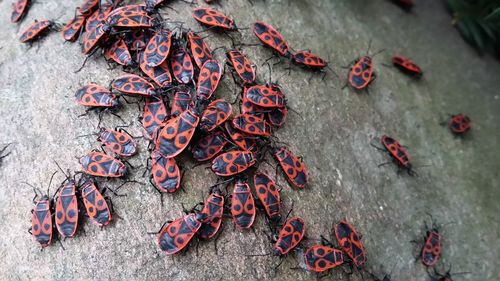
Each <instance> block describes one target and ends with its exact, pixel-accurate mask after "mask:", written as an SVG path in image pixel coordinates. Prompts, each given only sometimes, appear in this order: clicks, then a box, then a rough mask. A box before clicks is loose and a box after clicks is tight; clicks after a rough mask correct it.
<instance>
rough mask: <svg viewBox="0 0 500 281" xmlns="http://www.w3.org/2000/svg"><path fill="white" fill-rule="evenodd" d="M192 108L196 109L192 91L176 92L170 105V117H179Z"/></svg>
mask: <svg viewBox="0 0 500 281" xmlns="http://www.w3.org/2000/svg"><path fill="white" fill-rule="evenodd" d="M192 107H194V101H193V97H192V95H191V92H190V91H187V92H184V91H178V92H175V94H174V98H173V99H172V103H171V104H170V116H171V117H177V116H179V115H180V114H181V113H182V112H184V111H186V110H187V109H188V108H192Z"/></svg>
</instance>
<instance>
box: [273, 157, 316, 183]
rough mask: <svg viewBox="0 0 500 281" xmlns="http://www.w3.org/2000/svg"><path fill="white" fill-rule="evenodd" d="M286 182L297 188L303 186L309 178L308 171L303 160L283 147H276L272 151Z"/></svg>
mask: <svg viewBox="0 0 500 281" xmlns="http://www.w3.org/2000/svg"><path fill="white" fill-rule="evenodd" d="M273 156H274V158H275V159H276V161H278V164H279V165H280V166H281V169H282V170H283V172H284V173H285V176H286V179H287V180H288V182H289V183H290V184H291V185H292V186H294V187H297V188H304V187H306V185H307V182H308V180H309V173H308V171H307V168H306V166H305V165H304V162H302V160H301V159H300V158H299V157H297V156H296V155H295V154H294V153H292V152H291V151H290V150H288V149H287V148H285V147H282V148H279V149H276V150H275V152H274V153H273Z"/></svg>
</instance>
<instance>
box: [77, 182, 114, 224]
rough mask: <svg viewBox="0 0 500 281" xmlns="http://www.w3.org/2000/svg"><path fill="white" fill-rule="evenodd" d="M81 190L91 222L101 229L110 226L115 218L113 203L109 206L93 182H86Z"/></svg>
mask: <svg viewBox="0 0 500 281" xmlns="http://www.w3.org/2000/svg"><path fill="white" fill-rule="evenodd" d="M81 190H82V191H81V192H82V200H83V205H85V209H86V210H87V215H88V216H89V218H90V220H91V221H92V222H93V223H94V224H96V225H97V226H100V227H102V226H106V225H108V224H109V223H110V222H111V219H112V217H113V216H112V207H111V203H109V204H108V202H107V201H106V198H105V197H104V196H103V195H102V193H101V191H99V189H98V188H97V186H96V185H95V183H94V182H93V181H91V180H87V181H86V182H84V183H83V185H82V187H81Z"/></svg>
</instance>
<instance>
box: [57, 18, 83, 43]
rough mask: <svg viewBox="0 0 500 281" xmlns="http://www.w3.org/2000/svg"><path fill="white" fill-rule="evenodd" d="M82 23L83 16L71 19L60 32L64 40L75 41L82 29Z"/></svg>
mask: <svg viewBox="0 0 500 281" xmlns="http://www.w3.org/2000/svg"><path fill="white" fill-rule="evenodd" d="M84 22H85V16H83V15H76V16H75V17H74V18H72V19H71V20H70V21H69V22H68V23H67V24H66V26H65V27H64V28H63V30H62V36H63V38H64V40H66V41H75V40H76V39H77V38H78V36H79V35H80V29H82V26H83V23H84Z"/></svg>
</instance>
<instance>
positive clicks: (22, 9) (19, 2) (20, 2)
mask: <svg viewBox="0 0 500 281" xmlns="http://www.w3.org/2000/svg"><path fill="white" fill-rule="evenodd" d="M29 5H30V0H16V2H15V3H13V4H12V15H11V16H10V21H11V22H18V21H20V20H21V19H22V18H23V17H24V16H25V15H26V13H27V11H28V7H29Z"/></svg>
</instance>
